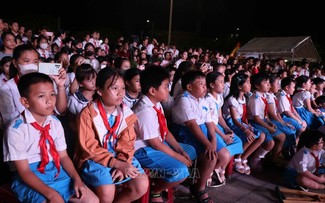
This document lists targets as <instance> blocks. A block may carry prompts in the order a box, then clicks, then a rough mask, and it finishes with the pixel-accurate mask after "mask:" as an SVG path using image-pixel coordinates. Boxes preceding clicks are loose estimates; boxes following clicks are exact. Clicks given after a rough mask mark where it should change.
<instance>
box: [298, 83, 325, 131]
mask: <svg viewBox="0 0 325 203" xmlns="http://www.w3.org/2000/svg"><path fill="white" fill-rule="evenodd" d="M306 99H311V94H310V92H309V91H306V90H305V89H302V88H298V89H297V92H296V93H295V94H294V95H293V96H292V105H293V106H294V108H295V109H296V111H297V113H298V114H299V115H300V117H301V118H302V119H303V120H305V121H306V123H307V126H308V127H309V128H312V129H317V128H319V127H320V126H322V125H324V124H325V123H324V121H323V119H322V118H321V117H318V116H316V115H314V114H313V113H311V112H310V111H308V110H307V109H306V108H305V106H304V101H305V100H306Z"/></svg>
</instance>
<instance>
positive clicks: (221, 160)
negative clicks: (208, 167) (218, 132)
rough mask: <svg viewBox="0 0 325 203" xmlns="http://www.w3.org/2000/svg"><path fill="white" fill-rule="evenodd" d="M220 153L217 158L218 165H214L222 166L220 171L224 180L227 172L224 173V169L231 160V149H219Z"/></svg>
mask: <svg viewBox="0 0 325 203" xmlns="http://www.w3.org/2000/svg"><path fill="white" fill-rule="evenodd" d="M217 154H218V160H217V164H216V166H215V167H214V169H219V168H221V170H220V171H219V176H220V178H221V179H222V180H224V179H225V176H224V175H225V174H224V171H225V169H226V166H227V164H228V163H229V161H230V158H231V157H230V153H229V151H228V150H227V148H226V147H224V148H222V149H221V150H219V151H218V152H217Z"/></svg>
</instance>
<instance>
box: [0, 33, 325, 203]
mask: <svg viewBox="0 0 325 203" xmlns="http://www.w3.org/2000/svg"><path fill="white" fill-rule="evenodd" d="M43 31H44V30H43ZM7 32H9V31H7ZM7 32H4V33H3V34H2V35H1V37H2V41H3V44H2V45H1V46H2V52H3V55H6V54H7V55H9V56H7V55H6V56H3V57H2V58H1V61H0V68H1V69H0V70H1V75H0V80H1V81H0V104H1V105H0V116H1V117H0V121H1V122H0V124H1V137H3V145H2V147H3V155H2V156H3V160H4V162H8V164H9V165H10V166H11V167H10V169H11V173H10V174H11V177H12V187H11V188H12V191H13V192H14V193H15V194H16V195H17V198H18V199H19V200H20V201H21V202H44V201H49V202H51V201H52V200H55V201H56V202H67V201H71V202H133V201H135V200H137V199H139V198H140V197H141V196H143V195H144V194H145V193H146V192H147V189H148V186H149V182H150V184H152V185H150V201H151V202H163V197H162V192H163V191H165V190H166V189H168V188H172V187H175V186H177V185H179V184H180V183H182V182H184V181H185V180H186V179H187V178H193V181H192V184H190V186H189V189H190V192H191V193H192V194H193V195H194V196H195V197H196V199H197V200H198V201H199V202H204V203H211V202H214V201H213V200H212V199H211V197H210V196H209V194H208V193H207V191H206V188H207V187H219V186H222V185H224V184H226V175H225V170H226V167H227V165H228V164H229V163H230V161H232V160H233V162H234V170H235V171H237V172H238V173H241V174H245V175H250V174H251V172H252V171H260V170H263V168H262V166H263V165H262V163H263V162H265V161H266V162H269V163H270V164H271V165H273V166H275V167H282V168H285V167H287V169H286V170H285V173H286V174H287V175H286V179H285V180H286V183H288V185H290V186H291V187H300V188H302V189H306V188H312V189H324V185H323V183H324V182H325V179H324V176H323V175H322V174H321V172H320V171H319V168H320V166H321V164H324V162H325V161H324V158H325V156H324V154H325V153H324V150H323V142H324V139H325V137H324V133H325V128H324V123H325V115H324V114H325V110H324V109H325V107H324V106H325V99H324V95H323V88H324V84H325V80H324V79H323V78H322V77H320V75H310V76H309V75H307V74H305V75H304V73H302V72H300V73H299V74H295V75H294V74H290V72H289V67H282V66H283V64H281V65H282V66H281V67H280V68H279V65H280V64H274V66H273V67H271V68H269V67H268V68H266V66H265V65H264V61H263V60H250V59H245V60H244V61H238V60H236V59H230V58H227V57H224V56H220V53H219V52H218V53H217V54H214V53H212V52H203V50H202V49H201V48H198V49H195V50H192V49H191V50H186V51H181V52H180V53H182V54H181V55H180V56H178V54H177V53H179V52H178V50H177V49H176V48H175V46H171V47H170V48H166V47H164V46H159V44H158V42H157V40H155V41H154V45H153V44H150V45H151V46H149V44H148V39H147V38H145V39H144V40H143V41H142V43H141V44H140V45H141V46H138V47H137V46H136V45H134V44H132V46H133V47H132V49H130V48H129V47H128V46H129V44H128V43H127V42H125V41H123V39H120V40H119V41H118V45H117V46H116V50H113V48H112V47H109V46H108V45H107V46H105V47H104V48H103V50H102V49H101V48H100V47H102V46H100V42H99V36H98V32H96V33H93V35H92V37H91V40H89V41H87V42H85V43H84V46H82V44H83V43H81V42H80V43H78V40H74V41H73V42H71V41H69V40H64V38H65V33H64V32H61V34H63V35H62V36H61V35H60V37H58V38H56V40H54V39H52V38H51V37H50V38H49V36H46V35H43V34H42V32H40V35H39V36H38V38H37V39H38V40H37V44H38V45H36V47H35V46H33V45H32V42H31V43H30V44H29V43H25V44H20V45H18V44H16V46H15V47H14V49H13V50H12V54H10V53H5V49H4V46H9V45H7V44H6V41H7V40H6V39H5V37H7V36H11V34H10V33H9V34H8V33H7ZM14 41H15V40H14ZM15 42H16V41H15ZM51 43H57V45H58V46H59V50H58V52H57V53H55V54H53V50H50V49H49V47H52V46H48V45H49V44H51ZM64 43H70V46H68V45H67V44H64ZM72 45H73V46H72ZM98 47H99V48H98ZM149 47H151V48H150V50H151V53H148V50H147V49H146V48H148V49H149ZM135 50H137V51H140V53H142V54H139V56H138V57H137V55H135V54H136V52H135ZM131 51H133V52H131ZM161 52H162V53H161ZM114 54H117V55H114ZM143 54H144V55H143ZM188 54H190V55H188ZM10 55H11V56H10ZM52 56H53V60H49V58H51V57H52ZM109 56H110V57H112V58H109ZM113 56H115V57H113ZM164 56H165V57H166V58H164ZM167 56H168V57H167ZM101 57H104V58H105V57H107V58H106V59H103V58H101ZM159 57H162V58H160V60H158V58H159ZM39 62H57V63H61V64H62V68H61V69H60V70H59V74H58V75H45V74H43V73H38V64H39ZM102 62H103V63H102ZM104 62H105V63H104ZM160 62H164V63H163V64H161V63H160ZM141 63H143V64H141ZM255 63H256V64H255ZM307 63H309V62H308V61H307V60H303V61H302V63H301V64H303V65H304V70H308V66H307V68H306V64H307ZM134 64H135V65H134ZM275 67H277V68H279V70H277V69H276V68H275ZM305 73H307V71H305ZM308 74H309V72H308ZM17 140H19V142H17ZM288 157H289V159H288ZM194 163H195V164H194ZM1 167H2V166H1ZM193 167H195V168H194V169H193ZM191 168H192V169H193V170H194V171H196V172H197V173H198V174H197V175H196V176H195V177H192V176H191V173H190V169H191ZM144 169H148V170H149V171H150V174H148V173H146V172H145V170H144ZM288 174H289V175H288ZM149 179H150V181H149ZM121 185H122V187H120V186H121Z"/></svg>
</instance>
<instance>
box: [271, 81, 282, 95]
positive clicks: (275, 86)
mask: <svg viewBox="0 0 325 203" xmlns="http://www.w3.org/2000/svg"><path fill="white" fill-rule="evenodd" d="M279 89H280V84H279V79H276V80H274V81H273V83H272V84H271V88H270V92H272V93H277V92H278V91H279Z"/></svg>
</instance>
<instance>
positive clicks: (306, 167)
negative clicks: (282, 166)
mask: <svg viewBox="0 0 325 203" xmlns="http://www.w3.org/2000/svg"><path fill="white" fill-rule="evenodd" d="M315 155H316V156H317V157H318V160H322V159H324V157H325V151H324V150H320V151H319V152H318V153H315ZM288 168H294V169H296V170H297V172H298V173H302V172H305V171H309V172H311V173H314V172H315V171H316V160H315V158H314V157H313V156H312V155H311V150H310V149H308V148H306V147H303V148H301V149H300V150H299V151H297V153H295V155H294V156H293V157H292V158H291V160H290V162H289V164H288Z"/></svg>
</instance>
